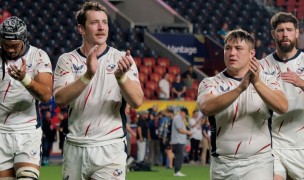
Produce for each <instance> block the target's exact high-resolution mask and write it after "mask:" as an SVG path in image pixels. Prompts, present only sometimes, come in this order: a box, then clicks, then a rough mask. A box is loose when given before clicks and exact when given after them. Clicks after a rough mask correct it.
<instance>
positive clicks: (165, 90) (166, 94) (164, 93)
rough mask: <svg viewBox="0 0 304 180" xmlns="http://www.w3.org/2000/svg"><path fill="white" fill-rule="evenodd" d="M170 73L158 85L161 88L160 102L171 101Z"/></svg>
mask: <svg viewBox="0 0 304 180" xmlns="http://www.w3.org/2000/svg"><path fill="white" fill-rule="evenodd" d="M168 78H169V76H168V73H165V74H164V75H163V78H162V79H161V80H160V81H159V83H158V88H159V95H158V97H159V99H160V100H168V99H170V82H169V79H168Z"/></svg>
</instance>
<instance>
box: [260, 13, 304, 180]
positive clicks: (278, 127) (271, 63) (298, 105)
mask: <svg viewBox="0 0 304 180" xmlns="http://www.w3.org/2000/svg"><path fill="white" fill-rule="evenodd" d="M271 27H272V31H271V35H272V37H273V39H274V40H275V42H276V51H275V52H274V53H271V54H269V55H268V56H267V57H266V58H265V59H262V60H261V61H260V63H261V64H262V67H263V71H264V73H265V74H274V75H276V76H278V77H280V78H281V79H282V80H283V88H284V91H285V93H286V96H287V99H288V112H287V113H286V114H283V115H281V114H278V113H274V114H273V117H274V118H273V121H272V122H273V123H272V139H273V155H274V158H275V160H274V172H275V178H274V179H275V180H282V179H288V177H290V178H291V179H304V168H303V164H304V128H303V127H304V106H303V102H304V92H303V90H304V80H303V79H304V54H303V52H301V51H300V50H298V49H296V40H297V38H298V36H299V24H298V20H297V18H296V17H295V16H294V15H292V14H291V13H285V12H279V13H277V14H275V15H274V16H273V17H272V18H271Z"/></svg>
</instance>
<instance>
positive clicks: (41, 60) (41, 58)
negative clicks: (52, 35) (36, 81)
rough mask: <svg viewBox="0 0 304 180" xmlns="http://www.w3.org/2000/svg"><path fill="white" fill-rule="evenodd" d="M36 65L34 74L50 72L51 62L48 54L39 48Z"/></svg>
mask: <svg viewBox="0 0 304 180" xmlns="http://www.w3.org/2000/svg"><path fill="white" fill-rule="evenodd" d="M37 56H38V57H37V59H38V62H37V66H36V71H34V72H35V76H36V75H37V74H38V73H42V72H43V73H45V72H46V73H51V74H52V64H51V60H50V58H49V56H48V55H47V53H46V52H45V51H43V50H41V49H38V53H37Z"/></svg>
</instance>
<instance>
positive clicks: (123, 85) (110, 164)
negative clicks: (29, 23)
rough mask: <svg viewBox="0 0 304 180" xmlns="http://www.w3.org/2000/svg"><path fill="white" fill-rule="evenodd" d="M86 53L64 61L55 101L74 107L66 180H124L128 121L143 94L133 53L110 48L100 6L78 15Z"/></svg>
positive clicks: (57, 72) (74, 53) (66, 153)
mask: <svg viewBox="0 0 304 180" xmlns="http://www.w3.org/2000/svg"><path fill="white" fill-rule="evenodd" d="M76 20H77V23H78V25H77V29H78V32H79V33H80V34H81V36H82V39H83V43H82V45H81V47H79V48H77V49H75V50H73V51H71V52H68V53H65V54H63V55H61V56H60V57H59V60H58V62H57V65H56V69H55V73H54V97H55V101H56V103H57V104H58V105H59V106H60V107H65V106H68V107H69V110H68V112H69V123H68V129H69V133H68V134H67V139H66V141H65V144H64V153H63V154H64V158H63V175H62V178H63V179H70V180H76V179H91V180H92V179H95V180H97V179H125V175H126V172H125V170H126V158H127V153H126V137H125V136H126V115H125V107H126V105H127V104H129V105H130V106H131V107H132V108H138V107H139V106H140V105H141V104H142V101H143V91H142V89H141V86H140V82H139V80H138V70H137V67H136V64H135V63H134V60H133V58H132V57H131V55H130V51H127V52H122V51H118V50H117V49H114V48H112V47H109V46H108V45H107V43H106V41H107V38H108V33H109V26H108V15H107V12H106V9H105V7H103V6H102V5H100V4H99V3H98V2H93V1H92V2H85V3H84V4H83V6H82V7H81V9H80V10H79V11H78V12H77V13H76Z"/></svg>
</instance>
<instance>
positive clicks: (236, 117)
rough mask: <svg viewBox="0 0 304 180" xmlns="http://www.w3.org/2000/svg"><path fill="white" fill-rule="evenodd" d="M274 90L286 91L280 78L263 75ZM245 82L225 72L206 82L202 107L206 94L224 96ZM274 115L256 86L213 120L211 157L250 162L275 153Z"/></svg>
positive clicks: (212, 118)
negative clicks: (272, 143)
mask: <svg viewBox="0 0 304 180" xmlns="http://www.w3.org/2000/svg"><path fill="white" fill-rule="evenodd" d="M260 78H261V80H262V81H263V82H264V83H265V84H266V85H267V86H268V87H270V88H271V89H278V90H281V89H282V85H281V82H280V81H279V79H278V78H274V77H273V76H268V75H264V74H261V75H260ZM240 82H241V79H236V78H233V77H231V76H229V75H228V74H227V72H226V71H223V72H221V73H219V74H217V75H216V76H214V77H210V78H205V79H204V80H203V81H202V82H201V83H200V85H199V89H198V93H199V95H198V103H199V102H200V101H201V100H200V99H201V97H202V96H203V95H205V94H214V95H221V94H224V93H226V92H228V91H231V90H233V89H235V88H236V87H237V86H238V85H239V84H240ZM270 119H271V111H270V109H269V108H268V107H267V105H266V104H265V103H264V102H263V100H262V99H261V98H260V96H259V95H258V93H257V92H256V90H255V88H254V87H253V85H252V84H250V85H249V86H248V88H247V89H246V90H245V91H244V92H243V93H242V94H241V95H240V96H239V97H238V98H237V99H236V100H235V101H234V102H233V103H232V104H231V105H230V106H229V107H228V108H227V109H225V110H223V111H222V112H220V113H218V114H216V115H215V116H210V117H209V121H210V126H211V146H212V150H211V155H212V156H215V157H217V156H225V157H229V158H246V157H250V156H252V155H256V154H259V153H264V152H268V151H270V150H271V135H270V129H269V127H270V125H271V120H270Z"/></svg>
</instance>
